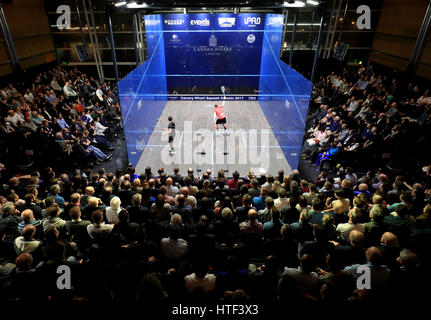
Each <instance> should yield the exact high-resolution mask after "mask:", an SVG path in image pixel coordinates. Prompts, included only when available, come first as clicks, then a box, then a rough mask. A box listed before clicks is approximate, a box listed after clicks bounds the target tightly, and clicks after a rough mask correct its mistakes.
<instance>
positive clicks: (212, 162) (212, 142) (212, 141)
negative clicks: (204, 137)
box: [211, 131, 214, 174]
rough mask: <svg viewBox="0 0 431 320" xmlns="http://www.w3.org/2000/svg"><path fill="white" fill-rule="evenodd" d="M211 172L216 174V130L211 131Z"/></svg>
mask: <svg viewBox="0 0 431 320" xmlns="http://www.w3.org/2000/svg"><path fill="white" fill-rule="evenodd" d="M211 172H212V173H213V174H214V132H213V131H211Z"/></svg>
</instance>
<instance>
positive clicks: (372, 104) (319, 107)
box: [302, 63, 431, 172]
mask: <svg viewBox="0 0 431 320" xmlns="http://www.w3.org/2000/svg"><path fill="white" fill-rule="evenodd" d="M401 80H403V79H399V78H396V77H395V78H392V77H388V76H386V75H383V74H378V72H376V71H374V68H373V66H372V65H371V64H370V63H369V64H368V65H367V66H361V67H360V68H359V69H347V68H344V69H343V71H342V72H339V73H336V72H332V73H331V74H329V75H328V76H326V77H324V76H322V77H320V80H319V81H318V82H317V83H316V84H315V85H314V87H313V92H312V99H311V103H310V112H309V116H308V127H307V128H308V133H307V135H306V139H305V140H304V141H305V143H304V148H303V154H302V157H303V158H304V159H308V160H311V161H312V162H313V163H315V164H316V166H317V168H318V169H319V168H320V169H323V168H325V169H327V168H329V167H330V164H331V159H332V160H333V161H332V163H336V162H338V163H344V164H348V165H350V166H352V167H355V168H357V169H358V170H359V168H361V169H363V168H372V167H374V168H375V167H379V166H381V167H383V166H387V167H389V168H395V169H401V170H402V169H405V170H412V171H413V172H415V169H416V168H422V167H423V165H427V164H428V163H426V162H427V161H428V159H427V157H426V152H425V151H426V150H429V149H430V147H431V141H430V135H429V132H430V130H431V97H430V93H429V90H428V89H424V88H423V85H422V88H421V87H420V86H419V85H420V84H415V83H414V82H407V83H404V82H402V81H401ZM322 160H323V161H322ZM323 162H326V163H327V164H329V166H328V165H323Z"/></svg>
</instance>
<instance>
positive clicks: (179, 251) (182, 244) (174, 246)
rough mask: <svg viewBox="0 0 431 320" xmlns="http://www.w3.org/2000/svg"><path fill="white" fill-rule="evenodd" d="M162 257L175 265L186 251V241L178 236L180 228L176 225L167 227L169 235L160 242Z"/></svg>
mask: <svg viewBox="0 0 431 320" xmlns="http://www.w3.org/2000/svg"><path fill="white" fill-rule="evenodd" d="M160 250H161V253H162V257H163V258H164V259H165V260H167V261H169V262H170V263H173V264H174V265H176V264H177V263H178V262H179V260H180V259H181V258H183V257H184V256H185V255H186V253H187V251H188V250H187V241H185V240H184V239H181V238H180V228H179V227H178V226H177V225H171V226H170V227H169V237H168V238H163V239H162V240H161V243H160Z"/></svg>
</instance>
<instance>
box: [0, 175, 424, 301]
mask: <svg viewBox="0 0 431 320" xmlns="http://www.w3.org/2000/svg"><path fill="white" fill-rule="evenodd" d="M430 176H431V169H430V167H428V169H427V173H426V175H425V174H424V175H423V176H422V177H420V179H419V180H417V181H415V182H414V183H411V182H410V179H408V178H406V177H403V176H396V177H389V176H388V175H386V174H384V173H381V172H377V173H375V174H372V173H371V172H369V173H367V174H366V175H363V176H358V175H357V174H355V173H354V172H353V171H352V169H351V168H345V169H342V170H340V171H339V172H338V175H337V176H336V177H335V178H331V177H328V176H327V175H325V173H324V172H322V173H321V175H320V176H319V178H318V179H317V180H316V181H306V180H302V179H300V176H299V172H298V171H296V170H294V171H293V172H292V173H291V174H289V175H285V174H284V172H283V170H280V171H279V172H278V173H277V175H275V176H272V175H261V176H255V175H254V174H253V173H252V172H249V173H248V175H247V176H245V177H243V178H241V177H240V174H239V173H238V172H234V173H233V177H232V178H230V179H228V178H227V177H226V174H225V172H224V171H223V170H221V171H219V172H217V173H216V174H215V175H213V174H212V172H211V171H210V170H207V171H206V172H205V173H204V174H203V176H202V177H200V178H198V177H196V176H195V175H194V172H193V169H189V170H188V172H187V174H186V175H185V176H182V175H181V173H180V172H179V170H178V169H175V170H174V172H164V170H163V168H160V169H158V171H157V173H154V172H153V171H152V169H151V168H149V167H148V168H146V170H145V172H144V173H142V174H137V173H135V170H134V168H133V167H129V168H128V169H127V171H125V172H123V171H122V170H117V171H116V172H115V173H111V172H105V171H104V170H103V169H100V170H99V171H97V172H96V171H95V172H93V171H92V170H91V169H86V170H85V171H83V172H81V171H80V170H79V169H76V170H74V172H73V173H72V174H71V175H68V174H65V173H62V174H60V175H57V174H56V172H55V171H54V170H53V169H52V168H47V169H46V170H44V171H42V172H33V173H32V174H30V175H28V176H22V177H20V178H17V177H14V178H12V179H10V180H9V181H3V182H2V190H1V193H0V194H1V196H2V197H1V202H2V206H1V216H0V239H1V242H0V263H1V268H0V298H1V299H2V300H16V299H19V300H25V299H31V300H32V301H35V300H36V301H39V300H42V301H46V300H47V299H50V300H61V301H64V300H72V299H79V300H88V301H94V300H115V301H124V300H127V301H128V300H133V301H144V302H150V303H157V302H162V301H168V302H178V301H188V302H194V303H197V302H216V301H227V302H238V303H246V302H252V301H254V302H256V303H273V302H277V301H278V302H279V301H281V302H289V303H291V302H292V301H298V302H299V301H349V300H363V301H364V300H365V301H373V300H374V301H376V300H375V299H378V300H377V301H384V299H394V298H400V297H404V296H409V297H414V296H415V294H418V292H421V291H420V289H419V288H420V287H421V286H424V285H425V284H426V283H427V281H428V275H429V273H428V272H427V271H426V270H427V268H429V263H430V252H431V250H430V243H431V242H430V235H431V224H430V222H431V217H430V214H431V204H430V202H429V200H430V198H429V194H430V192H429V191H430V189H431V186H430ZM64 265H66V266H68V267H69V268H70V270H71V274H72V278H71V281H72V285H71V290H59V289H58V288H57V277H58V276H59V275H58V274H57V272H56V271H57V268H58V267H59V266H64ZM360 266H362V267H368V268H369V270H370V272H371V273H370V276H371V277H370V279H369V280H370V284H371V287H370V288H368V289H358V287H357V281H358V279H359V277H360V275H361V274H362V273H360V272H358V267H360Z"/></svg>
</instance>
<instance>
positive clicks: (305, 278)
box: [283, 254, 320, 295]
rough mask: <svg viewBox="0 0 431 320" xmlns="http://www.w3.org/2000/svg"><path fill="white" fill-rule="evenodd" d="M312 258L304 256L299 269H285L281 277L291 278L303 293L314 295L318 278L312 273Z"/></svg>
mask: <svg viewBox="0 0 431 320" xmlns="http://www.w3.org/2000/svg"><path fill="white" fill-rule="evenodd" d="M313 270H314V262H313V258H312V256H310V255H308V254H304V255H303V256H302V257H301V261H300V264H299V267H298V268H297V269H294V268H285V269H284V272H283V276H290V277H292V279H293V281H294V282H295V284H296V286H297V287H298V289H299V290H300V291H301V292H303V293H308V294H311V295H315V294H316V292H317V291H318V289H319V284H320V283H319V276H318V275H317V273H315V272H314V271H313Z"/></svg>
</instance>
